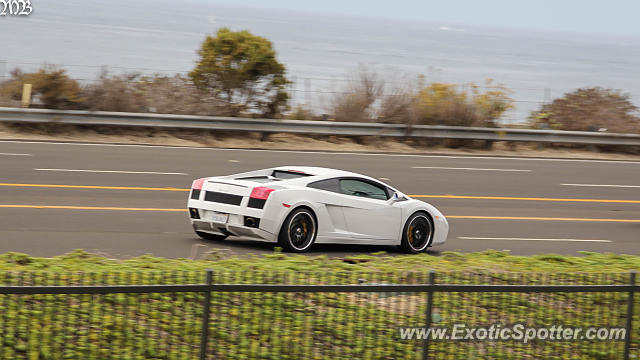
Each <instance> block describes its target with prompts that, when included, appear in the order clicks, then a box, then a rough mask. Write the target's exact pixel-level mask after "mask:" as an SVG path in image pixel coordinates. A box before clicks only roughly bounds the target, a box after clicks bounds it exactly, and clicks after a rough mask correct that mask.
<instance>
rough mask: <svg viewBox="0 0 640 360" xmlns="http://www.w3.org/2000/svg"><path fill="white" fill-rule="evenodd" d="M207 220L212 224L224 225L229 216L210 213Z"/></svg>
mask: <svg viewBox="0 0 640 360" xmlns="http://www.w3.org/2000/svg"><path fill="white" fill-rule="evenodd" d="M209 219H210V220H211V221H212V222H216V223H222V224H226V223H227V220H228V219H229V214H224V213H219V212H214V211H212V212H211V214H210V215H209Z"/></svg>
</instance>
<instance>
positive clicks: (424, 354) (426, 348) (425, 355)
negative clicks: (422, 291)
mask: <svg viewBox="0 0 640 360" xmlns="http://www.w3.org/2000/svg"><path fill="white" fill-rule="evenodd" d="M435 283H436V272H435V271H433V270H431V271H429V285H434V284H435ZM432 309H433V291H429V292H427V310H426V314H425V315H426V321H425V324H424V325H425V337H424V343H423V345H422V359H423V360H426V359H428V357H429V335H430V334H431V331H429V328H430V327H431V311H432Z"/></svg>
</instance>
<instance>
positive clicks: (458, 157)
mask: <svg viewBox="0 0 640 360" xmlns="http://www.w3.org/2000/svg"><path fill="white" fill-rule="evenodd" d="M0 143H16V144H45V145H75V146H109V147H148V148H159V149H184V150H210V151H244V152H273V153H285V154H323V155H358V156H388V157H413V158H424V159H429V158H440V159H472V160H473V159H486V160H515V161H557V162H591V163H614V164H635V165H640V161H628V160H595V159H558V158H536V157H501V156H483V155H478V156H472V155H421V154H386V153H375V152H373V153H371V152H369V153H357V152H333V151H295V150H267V149H231V148H210V147H195V146H168V145H144V144H98V143H73V142H49V141H20V140H0Z"/></svg>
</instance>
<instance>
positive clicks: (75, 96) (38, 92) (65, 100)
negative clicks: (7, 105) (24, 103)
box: [0, 66, 86, 109]
mask: <svg viewBox="0 0 640 360" xmlns="http://www.w3.org/2000/svg"><path fill="white" fill-rule="evenodd" d="M23 84H31V85H32V86H33V87H32V96H34V97H35V98H37V99H38V100H39V101H40V102H41V103H42V105H43V106H44V107H45V108H48V109H81V108H84V102H85V101H86V99H85V98H83V97H82V93H81V88H80V85H79V84H78V82H77V81H76V80H73V79H71V78H69V76H68V75H67V74H66V73H65V70H63V69H58V68H55V67H53V66H46V67H44V68H43V69H40V70H39V71H38V72H34V73H23V72H22V71H20V70H19V69H16V70H14V71H12V72H11V79H9V80H7V81H5V82H4V83H2V84H0V93H2V95H4V96H7V97H10V98H11V99H13V100H20V99H21V98H22V87H23Z"/></svg>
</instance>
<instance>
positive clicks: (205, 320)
mask: <svg viewBox="0 0 640 360" xmlns="http://www.w3.org/2000/svg"><path fill="white" fill-rule="evenodd" d="M212 286H213V270H211V269H207V292H205V293H204V303H203V304H202V331H201V333H200V360H205V359H206V358H207V350H208V349H209V347H208V346H207V344H208V343H209V316H210V313H211V291H212V290H213V289H212V288H211V287H212Z"/></svg>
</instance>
